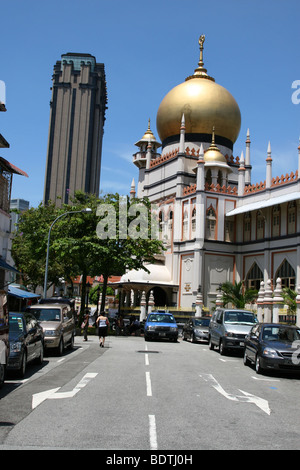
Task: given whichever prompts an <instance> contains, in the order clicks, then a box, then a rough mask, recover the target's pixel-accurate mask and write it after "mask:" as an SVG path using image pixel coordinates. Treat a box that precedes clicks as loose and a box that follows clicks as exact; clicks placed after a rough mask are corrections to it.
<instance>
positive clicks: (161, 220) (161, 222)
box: [158, 211, 164, 240]
mask: <svg viewBox="0 0 300 470" xmlns="http://www.w3.org/2000/svg"><path fill="white" fill-rule="evenodd" d="M158 218H159V239H160V240H163V236H164V213H163V212H162V211H160V213H159V217H158Z"/></svg>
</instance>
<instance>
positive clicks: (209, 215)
mask: <svg viewBox="0 0 300 470" xmlns="http://www.w3.org/2000/svg"><path fill="white" fill-rule="evenodd" d="M216 222H217V217H216V212H215V210H214V208H213V207H212V206H210V207H209V208H208V210H207V212H206V238H208V239H209V240H215V238H216Z"/></svg>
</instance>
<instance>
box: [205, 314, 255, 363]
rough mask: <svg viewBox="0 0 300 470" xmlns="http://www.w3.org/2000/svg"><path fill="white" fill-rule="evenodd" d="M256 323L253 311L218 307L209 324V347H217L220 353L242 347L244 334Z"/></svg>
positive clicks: (241, 348)
mask: <svg viewBox="0 0 300 470" xmlns="http://www.w3.org/2000/svg"><path fill="white" fill-rule="evenodd" d="M256 323H258V320H257V318H256V316H255V315H254V313H253V312H250V311H247V310H240V309H233V308H228V309H227V308H218V309H216V310H215V312H214V313H213V315H212V318H211V321H210V324H209V344H210V349H214V347H215V346H217V347H218V348H219V352H220V354H222V355H223V354H226V352H227V351H228V350H240V351H242V350H243V349H244V341H245V337H246V335H247V334H248V333H249V331H250V330H251V328H252V327H253V326H254V325H255V324H256Z"/></svg>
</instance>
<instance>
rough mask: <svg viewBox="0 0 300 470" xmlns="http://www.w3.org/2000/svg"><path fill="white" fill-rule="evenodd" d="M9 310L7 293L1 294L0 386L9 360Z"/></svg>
mask: <svg viewBox="0 0 300 470" xmlns="http://www.w3.org/2000/svg"><path fill="white" fill-rule="evenodd" d="M8 329H9V325H8V310H7V298H6V295H4V294H0V388H1V387H2V385H3V384H4V380H5V373H6V367H7V361H8V353H9V343H8Z"/></svg>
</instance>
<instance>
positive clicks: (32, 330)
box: [7, 312, 44, 377]
mask: <svg viewBox="0 0 300 470" xmlns="http://www.w3.org/2000/svg"><path fill="white" fill-rule="evenodd" d="M43 359H44V333H43V329H42V327H41V326H40V325H39V323H38V321H37V319H36V318H35V317H34V315H32V314H31V313H20V312H10V313H9V357H8V363H7V370H13V371H17V373H18V374H19V375H20V376H21V377H24V375H25V371H26V367H27V364H28V363H29V362H31V361H36V362H37V363H38V364H42V363H43Z"/></svg>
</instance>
